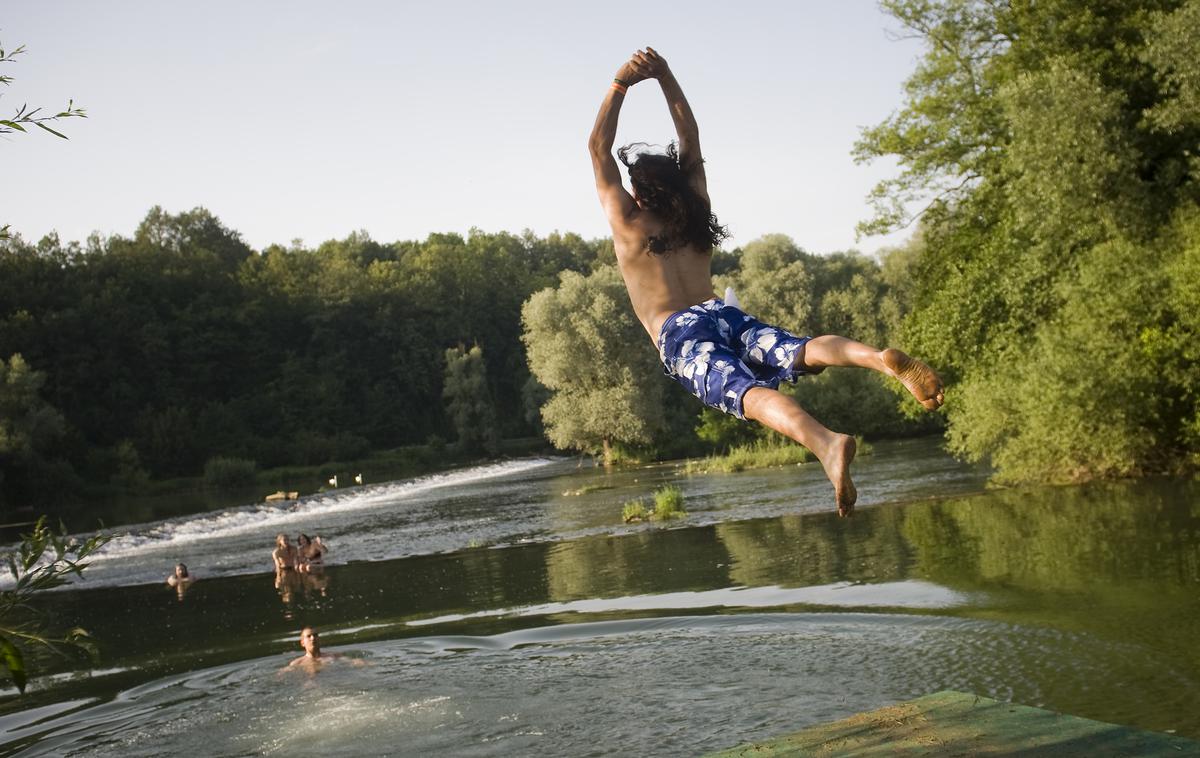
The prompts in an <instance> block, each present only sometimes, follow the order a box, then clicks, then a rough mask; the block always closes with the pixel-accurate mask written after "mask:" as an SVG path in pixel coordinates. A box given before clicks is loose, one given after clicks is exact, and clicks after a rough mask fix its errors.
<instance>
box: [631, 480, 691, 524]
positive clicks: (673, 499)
mask: <svg viewBox="0 0 1200 758" xmlns="http://www.w3.org/2000/svg"><path fill="white" fill-rule="evenodd" d="M686 515H687V511H685V510H684V509H683V492H682V491H680V489H679V488H678V487H676V486H675V485H673V484H670V485H667V486H666V487H663V488H661V489H658V490H655V492H654V510H653V511H650V510H647V508H646V501H645V500H643V499H642V498H638V499H637V500H629V501H627V502H626V503H625V506H624V507H623V508H622V509H621V518H622V520H623V521H624V522H625V523H626V524H636V523H640V522H642V521H670V520H671V519H673V518H682V517H684V516H686Z"/></svg>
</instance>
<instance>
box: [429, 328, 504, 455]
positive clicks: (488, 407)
mask: <svg viewBox="0 0 1200 758" xmlns="http://www.w3.org/2000/svg"><path fill="white" fill-rule="evenodd" d="M442 397H443V398H445V401H446V415H448V416H449V417H450V423H451V424H452V425H453V426H454V431H455V433H456V434H457V435H458V446H459V448H460V449H462V450H464V451H466V452H470V453H477V452H480V451H483V452H486V453H488V454H490V455H495V454H496V452H497V451H498V450H499V442H500V439H499V434H498V433H497V429H496V409H495V408H494V407H493V405H492V398H491V393H490V392H488V385H487V366H486V365H485V363H484V361H483V350H482V349H481V348H480V347H479V345H472V346H471V348H470V349H467V348H466V347H464V346H462V345H459V346H458V347H451V348H447V349H446V378H445V382H444V383H443V384H442Z"/></svg>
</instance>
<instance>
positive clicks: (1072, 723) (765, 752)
mask: <svg viewBox="0 0 1200 758" xmlns="http://www.w3.org/2000/svg"><path fill="white" fill-rule="evenodd" d="M716 755H717V756H721V757H722V758H733V757H734V756H737V757H738V758H750V757H751V756H754V757H755V758H765V757H767V756H769V757H771V758H782V757H783V756H788V757H789V758H800V757H801V756H805V757H807V756H847V757H848V758H877V757H880V756H897V755H900V756H919V755H920V756H1000V755H1005V756H1017V755H1019V756H1033V757H1035V758H1039V757H1045V758H1049V756H1088V757H1089V758H1108V757H1109V756H1113V757H1114V758H1115V757H1116V756H1151V757H1154V756H1172V758H1176V757H1177V756H1200V742H1196V741H1193V740H1189V739H1187V738H1184V737H1177V736H1174V735H1170V734H1159V733H1157V732H1144V731H1139V730H1137V729H1131V728H1130V727H1126V726H1117V725H1115V724H1106V723H1103V722H1101V721H1092V720H1090V719H1085V718H1079V717H1078V716H1069V715H1066V714H1061V713H1053V712H1051V711H1045V710H1042V709H1040V708H1031V707H1029V706H1025V705H1016V704H1014V703H1002V702H1000V701H998V700H992V699H990V698H986V697H978V696H976V695H970V694H967V693H963V692H953V691H945V692H936V693H934V694H932V695H926V696H925V697H921V698H917V699H916V700H909V701H907V702H904V703H899V704H897V705H891V706H887V707H885V708H880V709H878V710H874V711H868V712H866V713H859V714H857V715H854V716H851V717H850V718H848V719H843V720H842V721H835V722H833V723H829V724H818V725H816V726H812V727H809V728H807V729H803V730H801V731H799V732H796V733H795V734H790V735H786V736H783V737H778V738H775V739H772V740H768V741H765V742H756V743H751V744H749V745H742V746H740V747H736V748H734V749H732V750H727V751H724V752H721V753H717V754H716Z"/></svg>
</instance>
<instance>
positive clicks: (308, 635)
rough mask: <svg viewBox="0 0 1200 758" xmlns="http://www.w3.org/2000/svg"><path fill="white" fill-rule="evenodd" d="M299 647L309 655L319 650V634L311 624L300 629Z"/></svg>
mask: <svg viewBox="0 0 1200 758" xmlns="http://www.w3.org/2000/svg"><path fill="white" fill-rule="evenodd" d="M300 647H302V648H304V652H306V653H308V654H309V655H318V654H319V653H320V652H321V635H319V634H317V630H316V629H313V628H312V627H311V626H306V627H304V628H303V629H301V630H300Z"/></svg>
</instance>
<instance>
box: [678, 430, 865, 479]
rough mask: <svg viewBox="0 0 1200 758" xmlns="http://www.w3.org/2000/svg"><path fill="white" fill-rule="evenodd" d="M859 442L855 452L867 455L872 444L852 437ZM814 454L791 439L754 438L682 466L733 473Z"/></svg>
mask: <svg viewBox="0 0 1200 758" xmlns="http://www.w3.org/2000/svg"><path fill="white" fill-rule="evenodd" d="M854 439H855V442H857V443H858V448H857V450H858V452H857V455H870V453H871V446H870V445H868V444H867V442H866V441H865V440H863V438H862V437H855V438H854ZM816 459H817V457H816V456H815V455H813V454H812V452H810V451H809V450H808V448H805V447H802V446H800V445H797V444H796V443H794V442H776V441H773V440H757V441H755V442H751V443H749V444H745V445H734V446H732V447H730V448H729V450H728V451H726V452H725V453H724V454H723V455H710V456H708V457H706V458H693V459H691V460H689V461H688V462H687V463H686V464H685V465H684V467H683V473H685V474H708V473H711V472H720V473H724V474H732V473H735V472H738V471H746V470H748V469H756V468H774V467H777V466H795V465H799V464H801V463H807V462H808V461H815V460H816Z"/></svg>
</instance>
